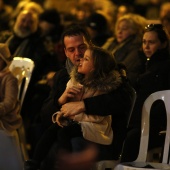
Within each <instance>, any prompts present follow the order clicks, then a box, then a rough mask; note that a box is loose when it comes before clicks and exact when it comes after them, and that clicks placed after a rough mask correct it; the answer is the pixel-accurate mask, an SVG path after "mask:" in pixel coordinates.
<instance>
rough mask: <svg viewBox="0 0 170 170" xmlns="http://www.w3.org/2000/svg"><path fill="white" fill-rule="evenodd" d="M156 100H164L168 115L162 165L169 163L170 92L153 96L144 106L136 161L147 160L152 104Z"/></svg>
mask: <svg viewBox="0 0 170 170" xmlns="http://www.w3.org/2000/svg"><path fill="white" fill-rule="evenodd" d="M156 100H162V101H163V102H164V104H165V109H166V114H167V129H166V136H165V143H164V150H163V160H162V163H168V162H169V160H168V157H169V146H170V90H164V91H158V92H155V93H153V94H151V95H150V96H149V97H148V98H147V99H146V100H145V102H144V104H143V109H142V127H141V140H140V149H139V155H138V158H137V160H136V161H138V162H145V161H146V158H147V152H148V141H149V122H150V110H151V106H152V104H153V103H154V102H155V101H156ZM136 161H135V162H136Z"/></svg>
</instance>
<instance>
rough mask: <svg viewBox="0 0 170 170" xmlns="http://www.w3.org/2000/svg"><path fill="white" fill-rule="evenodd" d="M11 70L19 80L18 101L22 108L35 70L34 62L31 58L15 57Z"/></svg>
mask: <svg viewBox="0 0 170 170" xmlns="http://www.w3.org/2000/svg"><path fill="white" fill-rule="evenodd" d="M9 69H10V70H11V72H12V73H13V75H14V76H15V77H16V78H17V79H18V87H19V94H18V99H19V100H20V102H21V106H22V104H23V101H24V97H25V94H26V91H27V88H28V85H29V82H30V79H31V75H32V72H33V69H34V62H33V61H32V60H31V59H29V58H24V57H14V58H13V61H12V63H11V65H10V67H9Z"/></svg>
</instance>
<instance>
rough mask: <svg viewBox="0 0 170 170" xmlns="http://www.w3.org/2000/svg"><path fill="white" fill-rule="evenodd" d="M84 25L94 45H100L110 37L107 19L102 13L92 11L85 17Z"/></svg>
mask: <svg viewBox="0 0 170 170" xmlns="http://www.w3.org/2000/svg"><path fill="white" fill-rule="evenodd" d="M84 25H85V27H86V29H87V31H88V33H89V35H90V37H91V41H92V43H93V44H94V45H96V46H100V47H101V46H102V45H103V44H104V43H105V42H106V41H107V39H108V38H110V37H111V33H110V30H109V27H108V21H107V19H106V18H105V16H104V15H102V14H99V13H92V14H91V15H90V16H89V17H87V18H86V20H85V22H84Z"/></svg>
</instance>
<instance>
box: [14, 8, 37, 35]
mask: <svg viewBox="0 0 170 170" xmlns="http://www.w3.org/2000/svg"><path fill="white" fill-rule="evenodd" d="M37 28H38V18H37V16H36V14H33V13H30V12H28V11H23V12H21V13H20V14H19V16H18V17H17V20H16V22H15V25H14V32H15V34H16V35H17V36H18V37H21V38H25V37H27V36H29V35H31V34H32V33H34V32H36V30H37Z"/></svg>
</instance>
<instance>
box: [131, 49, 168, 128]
mask: <svg viewBox="0 0 170 170" xmlns="http://www.w3.org/2000/svg"><path fill="white" fill-rule="evenodd" d="M141 55H143V54H141ZM143 57H144V58H145V63H146V65H145V68H144V72H143V73H142V74H140V75H139V76H138V79H137V83H136V91H137V100H136V104H135V107H134V111H133V114H132V117H131V121H130V125H131V126H132V127H140V125H141V111H142V106H143V103H144V101H145V100H146V98H147V97H148V96H149V95H150V94H151V93H154V92H156V91H160V90H168V89H170V70H169V68H170V55H169V53H168V52H167V51H166V50H160V51H158V52H156V53H155V54H154V55H153V56H152V57H151V58H150V60H148V61H147V59H146V57H145V56H143ZM159 109H160V108H159ZM159 109H158V105H157V106H155V109H154V108H153V112H155V111H156V113H155V114H154V115H155V116H154V117H155V118H154V119H152V122H151V123H152V125H153V126H154V128H155V125H156V127H158V124H160V123H161V122H162V123H163V122H164V120H165V119H164V116H162V115H160V113H159ZM151 115H152V113H151ZM162 123H161V124H162ZM163 124H164V128H165V122H164V123H163ZM161 126H162V125H161Z"/></svg>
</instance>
